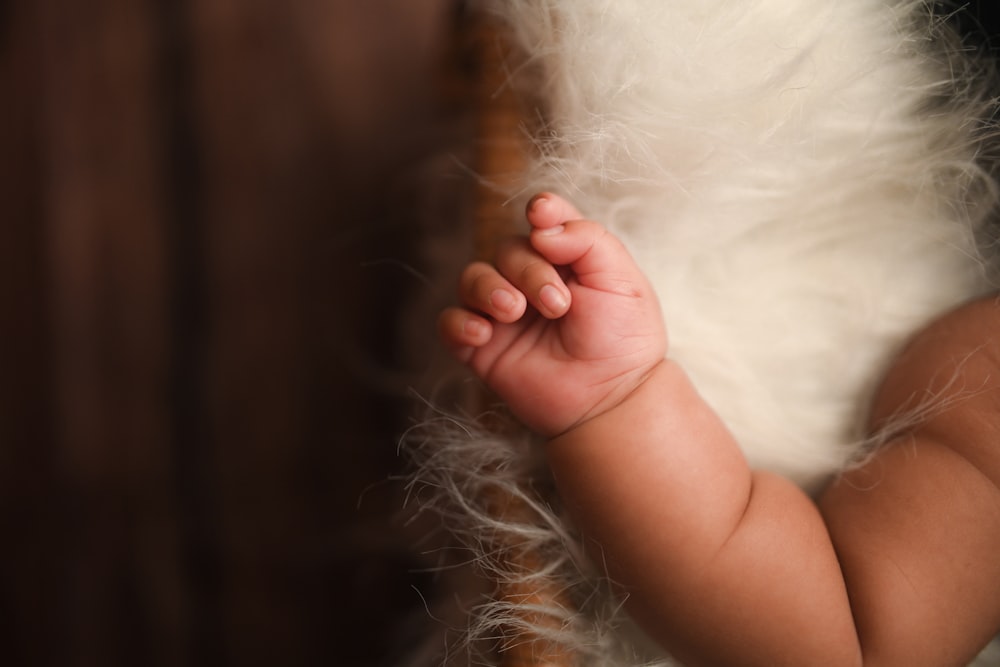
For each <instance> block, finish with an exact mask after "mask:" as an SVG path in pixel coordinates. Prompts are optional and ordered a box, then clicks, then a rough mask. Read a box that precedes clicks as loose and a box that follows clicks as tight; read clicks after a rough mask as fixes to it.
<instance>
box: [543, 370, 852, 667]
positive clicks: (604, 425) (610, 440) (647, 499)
mask: <svg viewBox="0 0 1000 667" xmlns="http://www.w3.org/2000/svg"><path fill="white" fill-rule="evenodd" d="M549 457H550V464H551V466H552V469H553V473H554V475H555V477H556V481H557V484H558V485H559V488H560V491H561V493H562V494H563V496H564V498H565V500H566V502H567V504H568V508H569V510H570V512H571V513H573V514H574V515H575V516H576V518H577V519H578V522H579V524H580V525H581V526H582V530H583V532H584V535H583V538H584V540H586V541H587V543H588V545H589V546H590V547H591V549H592V551H591V553H592V554H594V556H595V558H596V559H598V561H599V562H605V563H607V567H608V570H609V572H608V574H609V575H610V577H611V578H612V579H613V580H615V581H616V582H618V583H619V584H620V585H621V586H622V587H623V588H624V589H625V591H624V592H626V593H627V594H628V596H629V605H630V610H631V611H632V613H633V614H634V615H635V616H636V617H637V619H638V620H639V621H640V623H643V625H644V626H645V627H646V630H647V631H648V632H650V633H651V634H652V635H653V636H654V637H655V638H657V639H659V640H660V641H662V642H663V643H664V644H665V645H666V646H667V647H668V648H670V649H671V650H672V651H673V652H675V653H676V654H677V655H678V656H679V657H682V658H683V657H685V656H688V657H691V656H697V658H698V659H697V660H694V661H693V664H699V662H700V661H704V660H706V658H707V659H708V660H707V662H708V664H712V663H713V662H720V663H722V664H753V662H752V660H749V661H748V657H749V656H759V657H760V659H761V660H762V661H763V663H764V664H783V660H782V659H779V658H780V657H781V656H784V657H786V658H788V659H789V660H790V664H820V663H817V662H816V656H825V657H828V658H830V663H829V664H851V663H852V662H855V661H856V660H857V658H858V655H859V652H858V649H857V637H856V634H855V632H854V626H853V623H852V620H851V613H850V606H849V603H848V600H847V595H846V592H845V590H844V583H843V578H842V576H841V573H840V570H839V566H838V564H837V560H836V557H835V555H834V552H833V548H832V546H831V544H830V540H829V537H828V534H827V531H826V529H825V526H824V524H823V521H822V518H821V517H820V516H819V514H818V512H817V510H816V508H815V506H814V505H813V503H812V502H811V501H810V500H809V498H807V497H806V496H805V495H804V494H802V493H801V492H800V491H799V490H798V489H797V488H796V487H794V485H792V484H791V483H788V482H786V481H785V480H783V479H781V478H778V477H774V476H770V475H759V474H754V473H752V472H751V470H750V468H749V467H748V465H747V463H746V461H745V459H744V457H743V455H742V453H741V452H740V450H739V448H738V446H737V445H736V443H735V441H734V440H733V438H732V436H731V435H730V434H729V432H728V431H727V429H726V428H725V426H724V425H723V424H722V423H721V421H720V420H719V418H718V417H717V416H716V415H715V413H714V412H713V411H712V410H711V408H710V407H709V406H708V405H707V404H706V403H705V402H704V401H703V400H702V398H701V397H700V396H699V395H698V393H697V392H696V390H695V389H694V387H693V386H692V385H691V383H690V381H689V380H688V378H687V377H686V375H685V374H684V372H683V371H682V370H681V369H680V368H678V367H677V366H675V365H674V364H672V363H671V362H669V361H667V362H664V363H663V364H661V366H659V367H658V368H657V369H656V370H655V371H654V373H653V374H652V375H651V376H650V377H649V378H648V379H647V380H646V382H645V383H644V384H643V385H641V386H640V387H639V388H638V389H637V390H636V391H635V392H634V393H633V394H632V395H631V396H630V397H629V398H628V399H627V400H626V401H625V402H624V403H622V404H621V405H619V406H618V407H617V408H615V409H614V410H611V411H609V412H607V413H605V414H604V415H602V416H600V417H598V418H595V419H592V420H590V421H588V422H586V423H584V424H583V425H581V426H580V427H578V428H576V429H574V430H572V431H570V432H569V433H567V434H564V435H563V436H561V437H559V438H556V439H555V440H553V441H552V442H551V443H550V445H549ZM737 658H738V659H737Z"/></svg>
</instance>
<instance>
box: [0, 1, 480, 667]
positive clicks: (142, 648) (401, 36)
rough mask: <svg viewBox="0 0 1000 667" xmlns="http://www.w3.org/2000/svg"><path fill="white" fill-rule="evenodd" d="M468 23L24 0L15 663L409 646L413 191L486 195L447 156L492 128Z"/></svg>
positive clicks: (388, 10) (354, 13)
mask: <svg viewBox="0 0 1000 667" xmlns="http://www.w3.org/2000/svg"><path fill="white" fill-rule="evenodd" d="M459 18H460V13H459V8H458V7H457V5H456V3H454V2H448V1H447V0H372V1H371V2H357V1H355V0H325V1H320V0H290V1H284V0H254V1H246V0H204V1H196V0H92V1H91V2H87V3H68V2H59V1H57V0H15V1H3V2H0V215H2V217H3V226H2V230H3V235H2V240H0V335H2V346H0V535H2V538H0V539H2V543H0V544H2V546H0V566H2V567H0V663H3V664H6V665H19V664H23V665H59V666H67V667H68V666H72V665H101V666H114V665H201V664H203V665H226V664H237V665H254V664H261V665H320V664H326V665H338V666H339V665H344V666H350V665H376V664H381V663H383V662H384V661H386V660H388V659H389V658H390V657H391V656H392V655H393V654H394V653H395V652H396V651H397V650H403V649H404V647H405V645H406V643H407V641H408V639H413V637H409V638H408V637H407V635H406V627H405V623H404V622H403V620H405V619H406V618H407V615H408V614H410V613H411V612H413V611H414V610H415V609H416V608H417V607H418V606H419V605H421V602H420V598H419V597H418V596H417V595H416V594H415V592H414V591H413V590H412V589H411V585H412V584H414V583H419V581H420V580H421V577H422V575H420V574H417V573H415V572H414V571H413V570H414V566H415V561H414V560H413V558H414V557H413V553H412V547H411V545H409V544H408V543H407V541H406V539H405V537H404V533H403V531H402V530H400V526H399V521H398V519H397V518H396V516H395V515H396V512H397V510H398V509H399V507H400V506H401V500H400V496H399V489H398V488H397V487H396V485H394V484H392V483H389V482H386V480H387V478H388V477H389V476H390V475H392V474H394V473H395V472H398V470H399V467H400V462H399V460H398V458H397V455H396V439H397V437H398V435H399V433H400V431H401V430H402V429H403V428H405V425H406V417H407V409H408V400H409V397H407V396H406V395H405V393H404V390H405V386H406V384H407V382H408V379H409V378H408V377H407V374H408V373H419V370H420V369H419V368H418V367H414V366H413V365H412V364H411V365H410V366H407V363H408V362H406V360H405V359H403V358H402V357H401V355H400V352H399V351H398V350H399V347H400V340H399V339H400V337H402V336H404V334H405V332H404V331H402V330H401V324H400V322H401V318H402V317H403V315H404V314H405V313H404V312H403V310H404V309H403V305H404V304H405V303H406V302H407V300H408V299H411V298H412V297H413V295H414V292H416V291H419V289H421V287H420V283H419V281H417V280H415V279H414V278H413V276H412V275H410V273H408V272H407V270H404V268H403V266H404V265H405V266H409V267H412V268H416V269H419V268H420V267H419V265H418V264H414V262H417V258H416V252H415V243H416V242H417V240H418V237H419V235H420V225H421V224H423V222H422V221H421V220H418V217H419V216H418V213H417V211H423V212H424V214H426V211H427V210H428V200H430V207H431V208H432V209H435V210H436V212H444V213H446V212H448V211H449V210H451V209H450V208H449V207H451V206H452V205H451V204H450V203H449V202H451V201H453V200H454V201H457V200H459V199H461V198H462V196H463V195H462V192H465V191H467V190H468V184H467V182H466V181H465V180H463V179H462V178H460V177H458V176H456V173H457V172H458V170H457V169H456V168H455V167H454V163H453V162H452V161H450V160H447V159H445V160H442V158H441V155H443V154H447V153H448V152H450V151H453V150H461V148H462V146H463V145H464V144H467V142H468V138H469V136H468V130H469V128H470V127H471V126H470V125H469V123H468V122H466V121H464V120H463V118H464V115H463V114H464V113H465V111H464V109H465V107H466V106H467V102H465V101H463V100H464V98H463V97H462V93H463V89H462V88H461V85H462V83H463V81H464V79H463V77H464V76H465V74H466V70H464V69H463V67H464V64H463V62H462V54H461V53H459V52H457V51H455V50H454V47H453V45H452V40H453V32H454V28H455V26H456V21H457V20H459ZM463 142H464V143H463ZM441 165H444V166H441ZM428 183H430V184H432V187H431V190H432V191H431V192H429V193H428V192H427V191H426V190H425V186H426V185H427V184H428ZM427 326H428V328H431V327H432V323H430V322H428V323H427ZM398 619H403V620H398Z"/></svg>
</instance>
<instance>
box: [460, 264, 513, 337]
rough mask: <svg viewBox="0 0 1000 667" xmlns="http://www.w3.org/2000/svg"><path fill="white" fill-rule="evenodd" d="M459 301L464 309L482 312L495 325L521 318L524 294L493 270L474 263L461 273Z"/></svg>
mask: <svg viewBox="0 0 1000 667" xmlns="http://www.w3.org/2000/svg"><path fill="white" fill-rule="evenodd" d="M458 292H459V298H461V300H462V303H463V304H465V306H466V307H467V308H471V309H472V310H476V311H479V312H481V313H484V314H486V315H488V316H490V317H492V318H493V319H495V320H496V321H497V322H506V323H509V322H515V321H517V320H518V319H519V318H520V317H521V316H522V315H524V311H525V308H526V307H527V303H526V301H525V297H524V295H523V294H522V293H521V292H520V291H519V290H518V289H517V288H516V287H515V286H513V285H512V284H511V283H510V282H509V281H508V280H507V279H506V278H504V277H503V276H502V275H500V272H499V271H498V270H497V269H496V267H494V266H491V265H490V264H486V263H485V262H473V263H472V264H469V266H467V267H466V268H465V271H464V272H462V277H461V279H460V280H459V283H458Z"/></svg>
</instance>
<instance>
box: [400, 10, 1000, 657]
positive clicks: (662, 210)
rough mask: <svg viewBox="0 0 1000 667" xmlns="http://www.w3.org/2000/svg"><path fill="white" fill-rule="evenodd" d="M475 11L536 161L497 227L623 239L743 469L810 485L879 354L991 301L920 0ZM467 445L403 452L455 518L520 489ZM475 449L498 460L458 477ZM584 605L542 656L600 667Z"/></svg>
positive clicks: (965, 64)
mask: <svg viewBox="0 0 1000 667" xmlns="http://www.w3.org/2000/svg"><path fill="white" fill-rule="evenodd" d="M479 4H480V5H481V6H482V8H484V9H485V10H487V11H490V12H492V13H494V14H495V15H496V16H498V17H499V18H500V19H501V21H502V22H503V23H505V24H506V25H508V26H509V27H510V28H511V30H512V34H513V40H514V42H515V44H516V45H517V46H518V48H519V49H520V50H521V51H522V52H523V55H524V58H523V60H519V61H516V62H513V63H511V65H510V68H511V72H512V77H511V81H510V85H512V86H514V87H515V89H516V90H517V91H518V93H519V94H520V95H522V96H523V98H524V99H525V100H526V102H525V104H526V106H527V108H532V109H537V118H532V119H531V120H532V122H531V123H529V124H528V125H527V126H530V127H533V128H536V129H534V130H532V133H533V134H532V137H531V138H532V140H533V141H534V142H535V143H536V145H537V147H538V149H539V154H538V157H537V158H536V159H535V160H534V162H533V164H532V166H531V169H530V170H529V171H528V173H526V174H525V175H524V177H523V179H522V181H521V182H522V184H523V186H522V188H521V189H520V190H519V191H517V192H515V193H512V201H511V205H510V215H511V216H512V218H514V219H517V218H519V217H520V216H521V211H522V210H523V200H524V197H527V196H528V195H530V194H533V193H534V192H537V191H539V190H543V189H551V190H553V191H555V192H559V193H561V194H563V195H565V196H567V197H568V198H570V199H571V200H573V201H574V202H575V203H576V204H577V205H578V206H579V207H580V209H581V210H582V211H583V212H584V214H585V215H586V216H587V217H590V218H592V219H594V220H598V221H600V222H602V223H604V224H606V225H607V226H608V227H610V228H611V229H612V230H613V231H614V232H615V233H617V234H618V235H620V236H621V237H622V239H623V240H624V241H625V243H626V244H627V245H628V246H629V248H630V249H631V250H632V252H633V254H634V256H635V257H636V259H637V260H638V262H639V264H640V265H641V266H642V268H643V269H644V271H645V272H646V273H647V274H648V275H649V277H650V278H651V280H652V282H653V284H654V285H655V286H656V289H657V291H658V294H659V297H660V299H661V303H662V306H663V310H664V315H665V318H666V324H667V329H668V332H669V335H670V352H669V354H670V355H671V356H672V357H673V358H675V359H676V360H677V361H679V362H680V364H681V365H683V366H684V367H685V368H686V369H687V370H688V372H689V373H690V374H691V376H692V378H693V380H694V382H695V384H696V386H697V387H698V388H699V390H700V391H701V392H702V393H703V395H704V396H705V397H706V399H707V400H708V401H709V403H710V404H711V405H713V406H714V408H715V409H716V410H717V411H718V412H719V413H720V415H721V416H722V418H723V419H724V421H725V422H726V423H727V424H728V425H729V427H730V428H731V429H732V431H733V433H734V434H735V435H736V437H737V439H738V440H739V442H740V443H741V445H742V447H743V448H744V451H745V452H746V454H747V457H748V458H749V460H750V462H751V464H752V465H754V466H756V467H760V468H767V469H770V470H773V471H776V472H779V473H782V474H785V475H787V476H789V477H791V478H792V479H794V480H796V481H797V482H798V483H800V484H801V485H802V486H803V487H804V488H806V489H808V490H813V489H815V488H816V487H817V485H818V484H820V483H821V482H822V481H823V480H825V479H828V478H829V476H830V475H832V474H834V473H836V471H837V470H839V469H842V468H843V466H845V465H847V464H849V463H850V462H851V461H852V460H853V459H856V458H857V457H859V456H861V455H863V453H864V452H865V451H866V448H867V447H869V446H871V445H872V444H877V439H878V437H877V436H876V438H875V441H876V442H874V443H873V442H872V440H871V439H870V438H866V435H865V433H864V428H863V425H864V420H865V416H866V415H865V412H866V406H867V405H868V403H869V399H870V398H871V395H872V392H873V390H874V388H875V386H876V383H877V382H878V379H879V377H880V375H881V374H882V372H883V371H884V369H885V368H886V365H887V364H888V363H889V361H890V359H891V358H892V356H893V355H894V354H895V353H896V352H897V351H898V348H899V347H900V345H901V344H902V343H903V342H905V340H906V339H907V337H908V336H909V335H911V334H912V333H913V332H915V331H916V330H917V329H919V328H920V327H921V326H922V325H924V324H925V323H926V322H928V321H929V320H930V319H932V318H934V317H935V316H937V315H938V314H940V313H941V312H942V311H944V310H946V309H948V308H950V307H952V306H954V305H956V304H958V303H960V302H963V301H965V300H967V299H969V298H971V297H974V296H976V295H979V294H981V293H983V292H985V291H988V290H990V289H992V288H993V287H994V285H993V284H992V283H991V270H990V268H989V262H988V261H987V259H986V258H985V256H984V252H983V251H982V248H983V247H984V244H983V240H984V239H985V238H987V232H986V231H985V221H986V216H987V215H989V214H991V213H992V212H993V210H992V209H993V206H994V204H995V198H996V192H995V188H994V185H993V183H992V181H991V180H990V179H989V177H988V175H987V174H985V173H984V171H983V170H982V168H981V166H980V165H979V164H978V163H977V156H978V154H979V152H980V151H981V149H982V146H983V140H984V139H985V138H986V136H987V129H986V125H985V118H987V117H988V116H989V114H990V113H992V110H993V105H992V103H991V102H990V100H988V99H986V96H984V94H983V93H982V92H981V90H980V88H979V87H977V84H976V83H975V80H976V76H977V71H976V70H975V67H974V66H973V65H972V64H971V63H970V62H969V61H968V60H966V59H965V57H964V56H963V55H962V54H960V53H959V52H958V51H957V50H956V48H955V46H956V45H955V43H953V42H952V41H951V40H952V36H951V35H950V33H949V32H948V29H947V28H946V27H945V26H944V25H943V24H942V23H941V22H940V20H939V19H936V18H934V17H932V16H931V15H930V13H929V10H928V9H927V7H926V6H925V3H922V2H913V1H895V2H893V1H886V0H837V1H835V2H831V1H830V0H796V1H789V0H479ZM538 119H541V123H538ZM445 421H448V420H445ZM438 423H439V424H440V422H438ZM449 423H452V424H453V425H455V426H457V422H449ZM471 428H472V427H470V426H469V425H462V426H460V427H457V430H453V431H451V432H450V434H448V433H446V431H447V429H444V430H437V431H434V429H430V430H429V431H428V430H421V431H420V432H419V435H417V432H414V434H411V438H412V439H415V440H419V441H421V443H422V446H423V448H424V449H423V451H424V452H428V451H430V450H434V451H435V452H436V453H435V454H434V456H433V457H432V458H433V459H434V460H435V461H436V463H432V464H430V465H425V466H424V468H423V471H422V472H421V475H423V479H424V480H425V481H428V480H429V481H431V483H432V484H434V485H436V486H438V487H440V488H445V487H449V486H452V488H453V489H454V491H455V493H457V495H458V498H455V497H454V496H453V497H451V498H450V500H447V501H446V502H447V503H451V504H452V506H454V505H455V504H456V503H457V504H459V505H464V506H465V507H466V508H470V507H473V506H476V504H477V503H478V502H479V501H477V500H476V498H475V495H476V494H481V493H484V491H483V489H484V488H486V487H489V486H491V485H504V486H509V487H518V486H519V485H522V484H521V482H525V481H527V478H528V477H529V476H530V475H531V474H532V473H531V472H530V470H531V468H530V466H529V465H528V463H527V461H528V459H529V458H530V456H531V447H530V446H523V445H521V444H518V443H519V442H520V440H518V438H520V437H521V436H517V437H514V436H510V437H506V440H504V438H505V436H502V435H498V434H496V433H492V432H481V431H476V432H475V433H474V434H472V435H469V433H472V432H471V431H470V430H469V429H471ZM432 431H433V432H434V433H435V434H436V435H435V434H431V432H432ZM512 438H513V440H512ZM498 439H499V440H500V441H503V442H502V444H498ZM456 443H458V444H457V445H456ZM485 448H489V449H490V450H491V454H490V456H497V457H499V458H500V460H499V461H493V462H491V463H490V464H489V465H487V466H483V467H476V466H469V465H464V464H462V463H461V461H462V460H463V457H465V458H464V460H465V461H469V460H472V459H479V460H481V458H482V456H481V453H482V450H483V449H485ZM415 449H416V450H417V451H418V452H419V451H420V450H421V447H420V446H417V447H415ZM443 452H449V453H452V454H454V455H455V457H457V458H456V459H455V460H449V461H447V462H445V463H442V459H441V456H442V453H443ZM477 452H479V453H477ZM417 456H418V458H419V457H420V454H419V453H418V455H417ZM505 456H507V457H509V458H506V459H504V458H503V457H505ZM522 459H523V460H522ZM494 468H495V469H497V470H499V471H501V472H496V470H494ZM456 476H458V477H460V478H461V479H460V480H459V481H458V482H456V481H455V480H456ZM477 476H479V477H477ZM518 476H522V477H523V479H520V480H519V479H518ZM522 486H523V485H522ZM446 495H447V494H446ZM550 502H552V503H557V502H558V501H557V499H550ZM478 511H479V510H476V511H468V512H464V517H465V518H461V517H454V523H453V524H452V525H453V527H454V528H455V530H456V531H457V532H459V533H462V534H464V535H466V537H467V539H468V541H469V542H470V543H472V544H474V545H476V546H477V547H478V548H479V549H481V550H482V552H481V553H480V554H479V555H478V556H477V558H479V559H481V560H482V561H483V562H492V561H502V560H503V558H502V557H501V558H497V559H493V558H491V554H490V550H491V549H493V548H496V546H495V544H493V543H492V542H491V541H490V539H486V538H484V537H483V536H484V535H490V536H495V535H497V534H498V531H501V529H500V528H498V527H497V525H495V523H491V522H492V521H493V520H492V519H488V518H485V519H484V516H485V515H483V516H479V515H478ZM460 514H463V513H460ZM560 521H561V519H560V518H559V516H558V511H557V510H554V509H547V508H539V510H538V514H537V521H535V522H534V524H532V525H528V524H520V525H514V526H508V527H507V528H509V529H510V530H511V535H513V536H514V537H513V539H515V540H530V539H535V537H532V536H531V535H526V533H530V532H531V531H532V530H535V529H536V528H539V529H542V530H550V529H551V532H550V533H548V534H545V535H543V536H542V537H539V538H538V546H539V547H540V548H542V549H545V550H546V551H545V552H546V553H553V554H555V553H558V552H559V551H560V549H559V548H554V547H553V544H556V545H558V544H561V545H563V546H564V547H569V548H572V547H574V545H573V544H572V538H570V537H567V535H568V534H567V533H566V532H565V528H564V526H563V525H562V524H560ZM501 532H502V531H501ZM532 535H533V534H532ZM491 545H492V546H491ZM546 545H547V546H546ZM563 551H564V552H565V549H564V550H563ZM576 551H577V550H576V549H575V548H573V549H572V552H573V553H574V554H575V553H576ZM557 561H558V562H557ZM552 565H553V567H552V569H553V570H554V572H546V573H545V576H547V577H552V578H553V579H554V580H555V581H557V582H558V586H560V587H569V588H573V587H575V588H577V589H581V587H583V588H582V589H581V590H586V591H587V595H589V594H590V592H591V591H592V590H594V587H595V586H598V584H597V583H595V582H596V580H597V579H598V578H599V577H597V575H598V574H599V573H600V568H599V567H598V568H593V569H592V570H591V569H589V567H590V566H589V565H587V564H585V563H583V562H581V560H580V559H579V558H578V557H576V556H574V557H573V558H567V557H566V556H565V555H558V556H553V561H552ZM497 566H498V567H500V569H501V570H503V568H504V567H505V565H504V564H503V563H502V562H500V563H499V564H498V565H497ZM503 576H505V577H512V576H514V575H512V574H511V573H510V572H504V573H503ZM520 576H527V577H532V576H538V573H531V572H528V573H522V575H520ZM583 597H586V596H583ZM598 597H600V596H598ZM593 599H594V598H588V600H589V601H590V602H589V603H588V604H585V605H584V608H585V609H584V612H581V614H584V615H585V614H586V613H593V614H595V617H594V618H597V620H594V618H591V619H587V620H586V621H584V620H582V619H580V618H576V619H572V621H570V620H567V619H566V618H563V619H562V620H563V621H565V627H566V628H568V629H570V630H572V632H576V630H575V629H574V628H578V627H584V628H586V629H584V630H580V632H579V633H577V634H575V635H574V634H570V635H569V636H568V637H558V638H557V639H558V640H559V641H567V642H568V643H572V644H574V645H576V646H581V645H585V646H588V647H593V651H594V654H593V661H594V664H608V661H612V658H611V657H609V656H610V655H611V654H612V653H611V649H610V648H606V646H610V644H609V640H608V639H607V636H606V634H607V633H606V632H605V630H604V628H603V625H606V624H607V623H609V622H610V621H608V620H607V619H606V618H604V617H603V616H605V615H607V614H608V613H610V612H608V610H609V609H612V607H609V606H608V605H607V604H605V605H604V606H600V605H594V604H592V603H593ZM608 604H610V603H608ZM501 607H503V605H499V606H496V605H494V606H488V607H486V608H485V609H484V610H483V613H482V614H481V615H480V616H479V620H480V622H482V623H483V630H484V632H483V633H484V634H489V633H490V632H493V631H495V630H496V628H498V627H503V623H505V622H507V619H509V617H510V614H511V613H512V612H511V610H508V609H503V608H501ZM598 607H600V608H601V609H603V611H601V612H592V611H591V612H588V611H587V610H588V609H589V610H593V609H596V608H598ZM552 611H553V613H554V614H557V615H558V614H561V613H563V612H562V611H561V610H558V609H556V610H552ZM513 614H514V615H515V616H516V610H515V611H514V612H513ZM598 626H600V627H598ZM595 628H597V629H595ZM588 633H589V634H588ZM619 648H620V647H619ZM589 650H590V649H589V648H588V649H587V650H586V651H584V652H585V653H586V652H587V651H589ZM616 650H617V649H616ZM630 651H631V649H628V648H626V649H625V653H624V654H623V655H626V656H629V655H631V653H630ZM616 655H617V654H616ZM614 660H617V661H618V662H613V661H612V662H611V664H619V663H621V661H622V660H625V658H621V657H618V658H614Z"/></svg>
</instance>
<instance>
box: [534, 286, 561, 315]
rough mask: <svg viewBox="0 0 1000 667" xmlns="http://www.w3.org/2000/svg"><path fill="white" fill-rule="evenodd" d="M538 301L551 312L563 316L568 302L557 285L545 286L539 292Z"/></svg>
mask: <svg viewBox="0 0 1000 667" xmlns="http://www.w3.org/2000/svg"><path fill="white" fill-rule="evenodd" d="M538 299H539V300H540V301H541V302H542V305H543V306H545V307H546V308H547V309H548V310H549V312H551V313H553V314H557V315H558V314H561V313H562V312H563V311H564V310H566V306H567V305H568V302H567V301H566V297H565V296H563V293H562V292H560V291H559V289H558V288H556V286H555V285H545V286H544V287H542V289H541V290H539V292H538Z"/></svg>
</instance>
